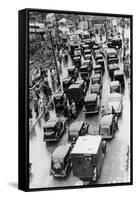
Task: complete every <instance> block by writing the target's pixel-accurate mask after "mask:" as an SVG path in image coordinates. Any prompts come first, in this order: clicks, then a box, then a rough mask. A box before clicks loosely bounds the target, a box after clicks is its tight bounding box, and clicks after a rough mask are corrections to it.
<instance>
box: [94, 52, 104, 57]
mask: <svg viewBox="0 0 136 200" xmlns="http://www.w3.org/2000/svg"><path fill="white" fill-rule="evenodd" d="M99 56H100V57H103V55H102V54H101V53H97V54H96V55H95V57H99Z"/></svg>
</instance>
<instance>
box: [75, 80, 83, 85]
mask: <svg viewBox="0 0 136 200" xmlns="http://www.w3.org/2000/svg"><path fill="white" fill-rule="evenodd" d="M83 83H84V80H83V79H80V80H77V81H76V82H75V84H81V85H82V84H83Z"/></svg>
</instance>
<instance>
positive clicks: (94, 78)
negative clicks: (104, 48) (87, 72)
mask: <svg viewBox="0 0 136 200" xmlns="http://www.w3.org/2000/svg"><path fill="white" fill-rule="evenodd" d="M91 82H92V85H93V84H96V83H97V84H100V86H101V88H102V75H101V74H92V76H91Z"/></svg>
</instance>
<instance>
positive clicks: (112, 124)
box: [99, 114, 118, 140]
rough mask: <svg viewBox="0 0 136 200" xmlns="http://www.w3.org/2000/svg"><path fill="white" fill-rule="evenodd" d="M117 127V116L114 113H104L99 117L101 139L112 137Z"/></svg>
mask: <svg viewBox="0 0 136 200" xmlns="http://www.w3.org/2000/svg"><path fill="white" fill-rule="evenodd" d="M117 128H118V118H117V116H115V115H112V114H109V115H104V116H103V117H102V118H101V121H100V125H99V135H101V137H102V139H105V140H106V139H112V138H114V136H115V131H116V130H117Z"/></svg>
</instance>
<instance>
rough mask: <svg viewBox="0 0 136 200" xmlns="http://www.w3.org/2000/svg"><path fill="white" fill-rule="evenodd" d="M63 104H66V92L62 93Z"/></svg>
mask: <svg viewBox="0 0 136 200" xmlns="http://www.w3.org/2000/svg"><path fill="white" fill-rule="evenodd" d="M63 105H64V106H67V97H66V93H64V95H63Z"/></svg>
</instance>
